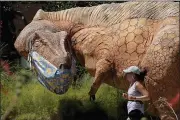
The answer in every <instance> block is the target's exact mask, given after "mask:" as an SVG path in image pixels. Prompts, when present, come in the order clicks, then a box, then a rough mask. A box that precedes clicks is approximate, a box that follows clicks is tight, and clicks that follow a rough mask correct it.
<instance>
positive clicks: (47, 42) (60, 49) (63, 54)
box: [14, 20, 72, 94]
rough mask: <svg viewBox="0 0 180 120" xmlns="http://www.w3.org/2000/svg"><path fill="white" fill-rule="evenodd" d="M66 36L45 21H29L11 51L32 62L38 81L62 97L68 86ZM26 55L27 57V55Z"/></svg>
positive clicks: (69, 63) (67, 47)
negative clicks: (15, 51) (29, 57)
mask: <svg viewBox="0 0 180 120" xmlns="http://www.w3.org/2000/svg"><path fill="white" fill-rule="evenodd" d="M67 39H68V37H67V32H66V31H62V30H60V29H59V28H57V27H56V26H55V25H54V24H52V23H51V22H49V21H46V20H40V21H32V22H31V23H30V24H28V25H27V26H26V27H25V28H24V29H23V30H22V31H21V33H20V35H19V36H18V37H17V39H16V41H15V44H14V45H15V48H16V49H17V51H18V52H19V53H20V55H22V56H23V57H25V58H26V59H27V58H28V55H30V56H31V58H32V59H33V60H32V61H30V62H32V63H33V66H34V68H35V69H36V71H37V73H38V80H39V81H40V82H41V83H42V85H44V86H45V87H46V88H48V89H49V90H50V91H52V92H54V93H57V94H63V93H65V92H66V91H67V90H68V88H69V85H70V82H71V78H72V76H71V75H72V74H71V68H72V67H71V63H72V60H71V56H70V54H69V53H70V49H71V48H70V46H69V44H68V40H67ZM29 53H30V54H29Z"/></svg>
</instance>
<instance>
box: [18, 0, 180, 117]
mask: <svg viewBox="0 0 180 120" xmlns="http://www.w3.org/2000/svg"><path fill="white" fill-rule="evenodd" d="M145 5H147V8H145V7H144V6H145ZM130 6H133V7H130ZM134 8H135V9H134ZM177 8H178V7H177V4H176V5H175V4H174V3H168V4H167V3H165V2H162V3H143V2H140V3H135V2H131V3H124V4H121V5H118V4H113V5H109V6H108V5H102V6H99V7H94V8H92V9H91V8H87V9H86V8H83V10H81V8H77V9H76V8H74V9H70V10H67V11H66V10H65V11H60V12H51V13H48V12H44V11H42V10H40V11H38V12H37V14H36V15H35V17H34V21H32V23H30V24H29V26H27V27H26V28H25V29H24V30H23V31H22V32H21V34H20V36H19V37H18V39H17V41H16V43H15V47H16V48H17V50H18V51H19V52H20V53H21V55H23V56H27V53H28V49H25V48H27V41H29V40H32V41H39V43H50V44H41V46H38V45H39V44H33V46H37V47H36V50H37V52H38V53H39V54H41V55H42V56H44V57H45V58H46V59H47V60H49V61H50V62H51V63H53V64H54V65H56V66H57V67H58V65H59V63H61V64H68V62H67V61H66V60H65V59H67V58H68V57H67V53H66V52H70V50H69V49H68V47H66V49H65V50H66V52H63V53H61V51H65V50H64V49H63V48H64V47H62V46H63V45H65V46H66V42H67V40H69V41H70V42H71V43H72V46H71V47H72V51H73V52H74V54H75V56H76V57H77V60H79V61H80V62H81V64H82V65H83V66H85V67H86V68H87V70H88V71H89V73H90V74H91V75H92V76H93V77H94V82H93V85H92V86H91V89H90V92H89V94H90V95H95V94H96V92H97V90H98V88H99V87H100V85H101V84H102V83H107V84H108V85H111V86H113V87H115V88H119V89H123V90H127V88H128V86H129V83H128V82H127V81H125V80H122V78H121V77H122V70H123V69H125V68H127V67H129V66H131V65H137V66H140V67H142V68H143V67H147V68H148V69H149V71H148V73H147V77H146V80H145V84H146V88H147V89H148V91H149V93H150V98H151V100H150V103H151V105H150V108H149V109H148V110H149V111H151V112H153V113H154V114H157V115H159V117H160V118H161V119H162V120H176V119H177V118H176V115H175V113H174V111H173V109H174V110H175V112H176V113H177V114H178V113H180V99H179V96H180V95H179V91H180V74H179V71H180V67H179V66H180V54H179V52H180V51H179V22H178V21H179V18H178V14H177V13H178V12H177V11H178V10H177ZM78 10H79V12H78ZM112 10H113V14H108V13H110V11H112ZM120 10H123V11H122V12H119V11H120ZM148 10H150V11H148ZM84 11H85V12H84ZM161 12H162V14H161ZM158 13H159V14H158ZM74 14H75V15H74ZM77 14H78V15H77ZM76 16H77V17H76ZM83 16H85V17H83ZM39 26H46V27H42V28H38V27H39ZM52 26H53V27H52ZM36 27H37V28H36ZM55 28H56V29H55ZM31 29H32V30H31ZM36 29H38V31H39V32H35V30H36ZM57 29H58V30H57ZM46 30H49V31H46ZM62 30H63V31H67V33H68V35H67V36H66V37H62V35H61V34H59V33H58V32H59V31H62ZM29 31H30V32H29ZM33 32H35V33H36V34H35V35H34V37H31V39H30V38H29V36H31V35H32V34H34V33H33ZM37 36H39V37H38V39H37V38H36V37H37ZM58 36H59V38H62V40H59V39H58ZM65 38H66V39H65ZM63 39H65V41H66V42H61V41H64V40H63ZM48 41H51V42H48ZM58 42H60V43H61V44H59V43H58ZM35 43H36V42H35ZM53 43H54V44H53ZM57 49H58V50H57ZM45 51H47V52H45ZM53 51H57V53H56V54H55V55H54V54H53ZM58 51H59V52H58ZM61 58H63V60H62V61H56V60H61ZM172 108H173V109H172Z"/></svg>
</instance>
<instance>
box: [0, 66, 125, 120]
mask: <svg viewBox="0 0 180 120" xmlns="http://www.w3.org/2000/svg"><path fill="white" fill-rule="evenodd" d="M1 74H3V76H1V78H2V80H1V81H2V82H1V83H2V85H3V89H6V90H7V91H8V93H7V94H5V93H2V92H1V93H2V100H1V116H2V115H3V114H5V112H6V111H7V109H8V107H9V106H10V105H11V103H12V102H13V99H14V98H15V96H16V100H14V101H16V102H15V104H14V106H13V108H12V111H11V114H10V115H9V116H8V117H9V118H10V119H16V120H56V119H57V120H60V119H63V120H85V119H101V120H106V119H107V120H108V119H117V117H118V115H119V113H120V112H121V111H118V112H117V109H118V104H119V103H121V104H122V102H123V100H122V99H121V98H120V97H118V94H119V93H120V91H117V90H116V89H115V88H112V87H110V86H107V85H102V86H101V87H100V89H99V90H98V92H97V95H96V101H95V102H90V101H89V96H88V92H89V89H90V86H91V84H92V82H93V78H92V77H90V75H89V74H84V76H83V77H82V78H80V79H79V80H77V83H76V85H75V86H71V87H70V89H69V90H68V92H67V93H65V94H63V95H57V94H54V93H52V92H50V91H49V90H47V89H46V88H44V87H43V86H42V85H41V84H40V83H39V82H38V81H37V80H36V77H34V75H33V74H32V73H31V72H30V71H28V70H24V69H19V70H18V71H17V72H16V73H15V74H14V75H13V76H7V75H6V74H5V73H3V72H1Z"/></svg>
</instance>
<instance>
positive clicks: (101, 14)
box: [34, 2, 179, 27]
mask: <svg viewBox="0 0 180 120" xmlns="http://www.w3.org/2000/svg"><path fill="white" fill-rule="evenodd" d="M144 6H146V7H144ZM160 12H161V13H163V14H159V13H160ZM147 13H148V14H147ZM178 15H179V4H178V3H173V2H168V3H167V2H155V3H154V2H125V3H121V4H102V5H99V6H93V7H77V8H72V9H67V10H61V11H57V12H44V11H42V10H39V11H38V12H37V13H36V15H35V17H34V20H39V19H41V20H42V19H44V20H56V21H71V22H74V23H78V24H79V23H81V24H84V25H88V26H106V27H107V26H111V25H114V24H117V23H120V22H122V21H124V20H126V19H129V18H149V19H164V18H166V17H169V16H178Z"/></svg>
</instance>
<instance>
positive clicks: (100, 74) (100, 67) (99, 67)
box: [89, 59, 110, 100]
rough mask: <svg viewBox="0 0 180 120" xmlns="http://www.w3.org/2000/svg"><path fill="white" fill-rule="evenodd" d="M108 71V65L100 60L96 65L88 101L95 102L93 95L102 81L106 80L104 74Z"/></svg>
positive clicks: (105, 61) (103, 60)
mask: <svg viewBox="0 0 180 120" xmlns="http://www.w3.org/2000/svg"><path fill="white" fill-rule="evenodd" d="M109 69H110V63H109V62H108V61H107V60H106V59H101V60H99V61H98V62H97V63H96V73H95V78H94V82H93V84H92V86H91V89H90V91H89V95H90V100H91V98H92V99H93V100H95V94H96V92H97V90H98V88H99V87H100V85H101V84H102V81H103V80H104V79H105V78H106V73H107V71H108V70H109Z"/></svg>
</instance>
